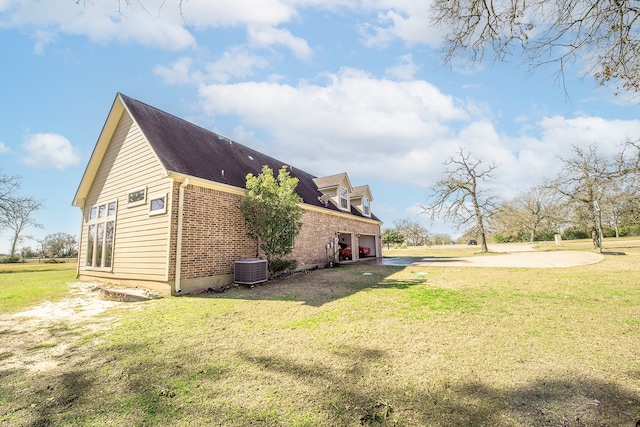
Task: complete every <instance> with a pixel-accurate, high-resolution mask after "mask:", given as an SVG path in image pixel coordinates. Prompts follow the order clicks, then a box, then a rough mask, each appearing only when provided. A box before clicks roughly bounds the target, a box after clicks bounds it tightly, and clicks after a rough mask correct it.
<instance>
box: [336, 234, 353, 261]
mask: <svg viewBox="0 0 640 427" xmlns="http://www.w3.org/2000/svg"><path fill="white" fill-rule="evenodd" d="M351 240H352V239H351V233H340V235H339V236H338V245H340V253H339V254H340V261H351V260H353V246H352V242H351Z"/></svg>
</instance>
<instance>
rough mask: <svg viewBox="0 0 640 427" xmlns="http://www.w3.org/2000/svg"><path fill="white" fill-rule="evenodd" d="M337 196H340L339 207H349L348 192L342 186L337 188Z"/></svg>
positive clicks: (346, 208) (345, 208)
mask: <svg viewBox="0 0 640 427" xmlns="http://www.w3.org/2000/svg"><path fill="white" fill-rule="evenodd" d="M338 197H339V198H340V209H344V210H348V209H349V193H348V192H347V189H346V188H344V187H340V188H339V189H338Z"/></svg>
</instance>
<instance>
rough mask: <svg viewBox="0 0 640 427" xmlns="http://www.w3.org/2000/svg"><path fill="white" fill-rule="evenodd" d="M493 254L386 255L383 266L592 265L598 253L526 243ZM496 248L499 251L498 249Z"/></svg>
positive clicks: (602, 257)
mask: <svg viewBox="0 0 640 427" xmlns="http://www.w3.org/2000/svg"><path fill="white" fill-rule="evenodd" d="M489 250H490V251H496V253H492V254H487V255H478V256H472V257H446V258H444V257H413V258H411V257H406V258H405V257H390V258H383V260H382V261H381V264H383V265H397V266H409V265H414V266H425V267H427V266H433V267H494V268H495V267H503V268H564V267H576V266H580V265H589V264H595V263H598V262H600V261H602V260H603V259H604V256H603V255H602V254H598V253H593V252H581V251H553V250H550V251H537V250H533V249H531V247H530V246H529V245H516V244H511V245H499V246H490V247H489ZM498 251H499V252H498Z"/></svg>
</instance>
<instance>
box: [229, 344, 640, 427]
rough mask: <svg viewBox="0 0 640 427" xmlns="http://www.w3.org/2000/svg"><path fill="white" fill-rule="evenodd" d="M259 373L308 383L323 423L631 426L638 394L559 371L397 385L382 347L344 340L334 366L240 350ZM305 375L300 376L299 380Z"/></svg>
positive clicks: (639, 405)
mask: <svg viewBox="0 0 640 427" xmlns="http://www.w3.org/2000/svg"><path fill="white" fill-rule="evenodd" d="M239 356H240V357H241V358H242V359H244V360H245V361H246V362H248V363H251V364H254V365H255V366H256V367H257V368H258V369H260V370H262V371H264V372H265V374H269V373H274V374H276V375H280V376H284V377H293V378H294V380H295V381H296V382H300V383H302V385H306V386H307V387H302V386H300V387H299V388H303V389H305V390H310V389H311V390H313V393H315V394H314V395H309V396H307V399H308V401H310V402H314V401H315V402H324V414H323V418H325V417H326V419H327V420H329V422H330V424H331V425H355V424H358V425H363V426H392V425H393V426H395V425H409V426H442V427H444V426H453V425H456V426H507V425H508V426H512V425H518V426H542V425H557V426H567V427H568V426H575V427H578V426H592V425H603V426H604V425H612V426H613V425H615V426H635V425H636V424H635V423H636V421H637V419H638V418H640V398H639V397H638V396H637V395H636V394H635V393H633V392H632V391H630V390H625V389H623V388H621V387H620V386H619V385H618V384H615V383H611V382H606V381H602V380H600V379H595V378H589V377H585V376H581V375H579V374H575V375H572V374H571V373H563V374H562V375H558V376H556V377H554V376H549V377H545V378H540V379H536V380H534V381H532V382H530V383H527V384H523V385H519V386H511V387H504V388H500V387H493V386H490V385H487V384H484V383H483V382H481V381H475V380H473V379H470V380H469V381H465V382H462V383H458V384H449V383H448V382H447V381H446V380H445V381H442V380H441V381H437V382H432V380H433V379H432V378H429V377H427V376H425V378H424V382H423V383H422V384H420V385H417V386H416V385H409V384H407V385H398V384H394V382H393V380H388V378H380V377H378V376H377V375H376V372H373V369H372V368H371V366H374V365H376V363H379V362H382V363H384V362H383V359H384V358H385V357H387V355H386V354H385V352H382V351H379V350H375V349H368V348H362V347H357V346H347V347H345V348H343V349H342V351H341V352H339V353H338V354H337V356H339V357H342V358H343V359H345V361H347V360H348V362H349V363H346V364H344V365H341V366H342V367H336V366H335V365H333V366H323V365H305V364H302V363H300V362H297V361H296V360H294V359H288V358H284V357H276V356H273V355H268V356H266V355H262V354H250V353H246V352H244V353H241V354H239ZM305 383H306V384H305Z"/></svg>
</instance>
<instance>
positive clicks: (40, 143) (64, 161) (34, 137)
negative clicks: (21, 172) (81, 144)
mask: <svg viewBox="0 0 640 427" xmlns="http://www.w3.org/2000/svg"><path fill="white" fill-rule="evenodd" d="M22 149H23V150H24V155H23V156H22V158H21V161H22V163H23V164H24V165H26V166H29V167H33V168H38V169H58V170H63V169H65V168H67V167H69V166H74V165H76V164H78V163H79V162H80V156H79V155H78V154H77V153H76V149H75V148H74V147H73V146H72V145H71V142H69V140H68V139H67V138H65V137H64V136H62V135H58V134H54V133H35V134H30V135H28V136H27V138H26V139H25V141H24V143H23V144H22Z"/></svg>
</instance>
